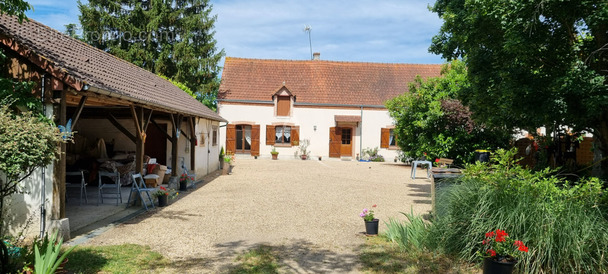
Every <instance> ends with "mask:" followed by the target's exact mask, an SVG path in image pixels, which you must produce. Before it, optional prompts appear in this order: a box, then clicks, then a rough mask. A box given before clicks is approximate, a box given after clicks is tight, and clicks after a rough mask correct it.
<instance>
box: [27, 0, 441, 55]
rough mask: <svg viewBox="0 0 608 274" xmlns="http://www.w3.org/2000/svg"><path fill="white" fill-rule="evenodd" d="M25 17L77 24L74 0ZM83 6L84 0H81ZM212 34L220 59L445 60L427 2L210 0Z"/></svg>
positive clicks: (40, 7) (57, 25)
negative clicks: (437, 51)
mask: <svg viewBox="0 0 608 274" xmlns="http://www.w3.org/2000/svg"><path fill="white" fill-rule="evenodd" d="M28 2H29V3H30V4H32V5H33V6H34V10H33V11H30V12H28V16H29V17H30V18H32V19H34V20H37V21H39V22H41V23H43V24H45V25H48V26H50V27H52V28H54V29H57V30H59V31H64V30H65V27H64V25H66V24H69V23H78V15H79V14H80V12H79V10H78V6H77V1H76V0H62V1H57V0H29V1H28ZM83 2H84V3H86V1H83ZM211 3H212V4H213V12H212V13H213V14H217V16H218V18H217V22H216V24H215V31H216V34H215V39H216V40H217V42H218V48H223V49H224V50H225V52H226V56H232V57H244V58H260V59H289V60H307V59H310V47H309V41H308V34H307V33H306V32H304V26H305V25H309V26H311V28H312V31H311V38H312V50H313V51H314V52H320V53H321V59H323V60H333V61H355V62H381V63H422V64H439V63H443V60H442V59H441V57H440V56H437V55H434V54H431V53H429V52H428V47H429V45H430V43H431V39H432V37H433V35H435V34H437V32H438V31H439V28H440V26H441V20H440V19H439V18H438V17H437V15H436V14H434V13H431V12H430V11H429V10H428V9H427V6H428V5H429V4H432V3H433V0H405V1H404V0H385V1H360V0H352V1H327V0H325V1H323V0H309V1H289V0H288V1H276V0H256V1H251V0H249V1H246V0H223V1H218V0H215V1H214V0H212V1H211Z"/></svg>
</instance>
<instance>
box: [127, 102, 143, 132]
mask: <svg viewBox="0 0 608 274" xmlns="http://www.w3.org/2000/svg"><path fill="white" fill-rule="evenodd" d="M130 107H131V115H132V116H133V123H134V124H135V131H136V132H137V138H142V134H141V125H140V124H139V119H137V113H136V111H135V106H133V105H131V106H130Z"/></svg>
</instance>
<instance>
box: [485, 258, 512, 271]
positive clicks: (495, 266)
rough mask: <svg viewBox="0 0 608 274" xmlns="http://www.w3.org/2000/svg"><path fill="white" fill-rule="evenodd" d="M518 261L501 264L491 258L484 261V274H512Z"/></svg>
mask: <svg viewBox="0 0 608 274" xmlns="http://www.w3.org/2000/svg"><path fill="white" fill-rule="evenodd" d="M516 263H517V261H513V262H499V261H496V260H494V259H491V258H485V259H484V260H483V274H511V273H513V268H514V267H515V264H516Z"/></svg>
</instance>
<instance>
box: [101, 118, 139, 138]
mask: <svg viewBox="0 0 608 274" xmlns="http://www.w3.org/2000/svg"><path fill="white" fill-rule="evenodd" d="M106 118H108V120H109V121H110V123H112V125H114V126H115V127H116V128H117V129H118V130H120V132H122V134H124V135H125V136H127V138H129V140H131V141H132V142H133V143H136V142H137V137H135V135H133V134H132V133H131V132H129V130H128V129H126V128H125V127H123V126H122V125H121V124H120V123H119V122H118V120H116V117H114V115H112V113H108V116H107V117H106Z"/></svg>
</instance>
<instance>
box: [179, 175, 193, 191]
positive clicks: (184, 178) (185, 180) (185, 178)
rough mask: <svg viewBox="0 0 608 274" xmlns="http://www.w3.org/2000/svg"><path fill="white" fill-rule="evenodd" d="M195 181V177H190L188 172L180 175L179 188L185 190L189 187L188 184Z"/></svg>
mask: <svg viewBox="0 0 608 274" xmlns="http://www.w3.org/2000/svg"><path fill="white" fill-rule="evenodd" d="M193 182H194V178H192V177H190V176H189V175H188V174H187V173H186V172H184V173H182V175H181V176H179V190H181V191H184V190H187V189H188V185H189V184H192V183H193Z"/></svg>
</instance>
